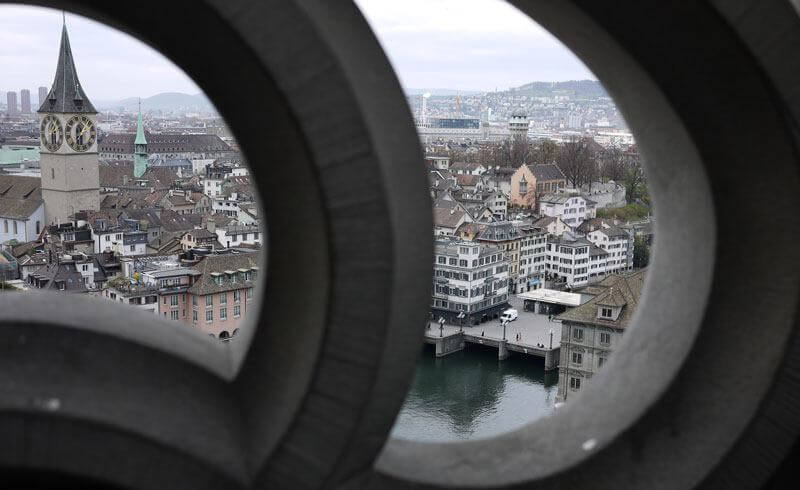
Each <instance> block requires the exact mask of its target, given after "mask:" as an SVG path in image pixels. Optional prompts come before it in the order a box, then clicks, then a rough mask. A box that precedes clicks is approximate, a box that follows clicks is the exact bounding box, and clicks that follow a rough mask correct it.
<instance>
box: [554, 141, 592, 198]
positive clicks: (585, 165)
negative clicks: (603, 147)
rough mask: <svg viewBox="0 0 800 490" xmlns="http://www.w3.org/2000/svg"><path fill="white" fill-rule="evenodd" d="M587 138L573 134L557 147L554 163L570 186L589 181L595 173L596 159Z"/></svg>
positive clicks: (576, 186) (575, 187) (573, 186)
mask: <svg viewBox="0 0 800 490" xmlns="http://www.w3.org/2000/svg"><path fill="white" fill-rule="evenodd" d="M589 143H590V141H589V140H588V139H587V138H578V137H576V136H573V137H572V138H570V140H569V141H567V142H566V143H564V144H563V145H562V146H561V148H559V149H558V155H557V156H556V164H557V165H558V168H560V169H561V171H562V172H563V173H564V176H565V177H566V178H567V183H568V184H569V185H570V187H572V188H574V189H577V188H578V187H580V186H582V185H584V184H588V183H591V182H592V181H593V180H594V178H595V176H596V175H597V161H596V159H595V155H594V152H593V151H592V149H591V147H590V145H589Z"/></svg>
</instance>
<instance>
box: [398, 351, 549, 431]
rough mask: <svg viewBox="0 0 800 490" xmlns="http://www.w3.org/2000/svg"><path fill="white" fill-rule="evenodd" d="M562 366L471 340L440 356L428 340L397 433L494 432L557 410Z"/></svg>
mask: <svg viewBox="0 0 800 490" xmlns="http://www.w3.org/2000/svg"><path fill="white" fill-rule="evenodd" d="M557 382H558V373H557V371H552V372H548V373H547V374H545V372H544V363H543V362H542V360H540V359H532V358H528V357H521V356H514V355H512V357H510V358H509V359H507V360H505V361H499V360H498V359H497V349H488V348H484V347H481V346H473V345H469V344H468V345H467V348H466V349H465V350H463V351H461V352H457V353H454V354H450V355H448V356H446V357H443V358H439V359H437V358H436V357H435V355H434V353H433V350H432V348H431V346H426V349H425V351H424V352H423V353H422V356H421V357H420V359H419V361H418V362H417V373H416V377H415V378H414V383H413V385H412V387H411V391H410V392H409V394H408V397H407V398H406V401H405V404H404V405H403V408H402V410H401V411H400V414H399V416H398V418H397V421H396V422H395V426H394V428H393V430H392V435H393V436H395V437H399V438H403V439H412V440H418V441H453V440H463V439H474V438H480V437H489V436H493V435H497V434H501V433H503V432H508V431H511V430H514V429H516V428H518V427H520V426H522V425H525V424H527V423H528V422H531V421H533V420H535V419H537V418H539V417H542V416H544V415H547V414H549V413H551V412H552V411H553V403H554V402H555V397H556V390H557V388H558V387H557Z"/></svg>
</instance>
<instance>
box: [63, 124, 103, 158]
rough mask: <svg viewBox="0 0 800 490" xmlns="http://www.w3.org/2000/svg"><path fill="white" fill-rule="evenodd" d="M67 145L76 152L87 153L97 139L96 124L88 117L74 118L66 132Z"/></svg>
mask: <svg viewBox="0 0 800 490" xmlns="http://www.w3.org/2000/svg"><path fill="white" fill-rule="evenodd" d="M65 133H66V138H67V144H68V145H69V147H70V148H72V149H73V150H75V151H80V152H83V151H87V150H88V149H89V148H91V147H92V145H93V144H94V142H95V140H96V139H97V131H96V130H95V128H94V123H93V122H92V120H91V119H89V118H88V117H86V116H72V117H71V118H69V121H67V127H66V130H65Z"/></svg>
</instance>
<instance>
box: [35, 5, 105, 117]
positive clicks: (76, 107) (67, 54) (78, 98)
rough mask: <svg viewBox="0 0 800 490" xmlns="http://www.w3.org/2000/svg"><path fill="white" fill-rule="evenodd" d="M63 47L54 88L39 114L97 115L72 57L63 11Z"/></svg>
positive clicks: (59, 53) (59, 50)
mask: <svg viewBox="0 0 800 490" xmlns="http://www.w3.org/2000/svg"><path fill="white" fill-rule="evenodd" d="M61 14H62V22H63V24H62V27H61V45H60V46H59V49H58V64H57V65H56V76H55V78H54V79H53V86H52V87H51V88H50V93H49V94H48V95H47V99H45V100H44V101H43V102H42V104H41V105H40V106H39V111H38V112H48V113H53V112H56V113H79V114H97V110H95V108H94V106H93V105H92V103H91V102H90V101H89V98H88V97H87V96H86V93H85V92H84V91H83V87H81V82H80V80H78V71H77V70H76V69H75V60H74V58H73V56H72V48H71V47H70V44H69V34H68V33H67V20H66V19H67V18H66V14H65V13H64V12H63V11H62V13H61Z"/></svg>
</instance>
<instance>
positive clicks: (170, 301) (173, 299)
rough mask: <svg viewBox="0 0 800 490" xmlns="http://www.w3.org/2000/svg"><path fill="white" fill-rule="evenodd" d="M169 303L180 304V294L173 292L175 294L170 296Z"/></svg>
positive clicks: (172, 304)
mask: <svg viewBox="0 0 800 490" xmlns="http://www.w3.org/2000/svg"><path fill="white" fill-rule="evenodd" d="M169 304H170V305H171V306H178V295H177V294H173V295H172V296H171V297H170V299H169ZM176 313H177V312H176Z"/></svg>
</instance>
